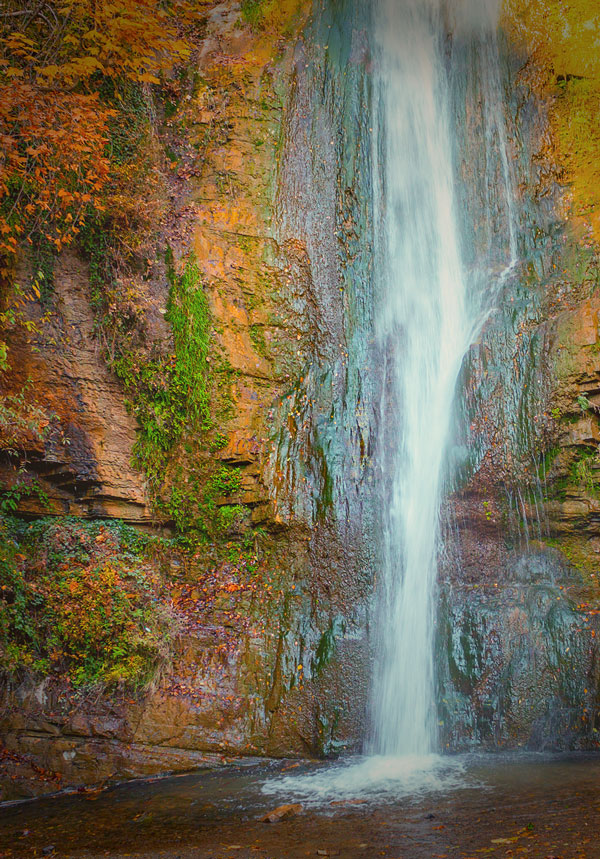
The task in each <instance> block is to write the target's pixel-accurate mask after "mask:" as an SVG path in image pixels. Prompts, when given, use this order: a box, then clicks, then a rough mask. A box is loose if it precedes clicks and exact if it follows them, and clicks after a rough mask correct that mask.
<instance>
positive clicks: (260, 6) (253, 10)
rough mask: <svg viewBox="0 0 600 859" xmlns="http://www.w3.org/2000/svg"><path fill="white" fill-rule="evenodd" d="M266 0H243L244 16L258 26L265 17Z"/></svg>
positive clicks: (254, 25)
mask: <svg viewBox="0 0 600 859" xmlns="http://www.w3.org/2000/svg"><path fill="white" fill-rule="evenodd" d="M264 7H265V0H242V5H241V9H242V18H243V19H244V21H247V22H248V23H249V24H250V25H251V26H253V27H257V26H258V25H259V24H260V23H261V22H262V20H263V18H264Z"/></svg>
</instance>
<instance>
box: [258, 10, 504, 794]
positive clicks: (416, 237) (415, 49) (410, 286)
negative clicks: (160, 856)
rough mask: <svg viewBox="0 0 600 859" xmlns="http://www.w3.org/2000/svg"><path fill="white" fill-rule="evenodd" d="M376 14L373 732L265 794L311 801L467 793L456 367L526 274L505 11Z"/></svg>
mask: <svg viewBox="0 0 600 859" xmlns="http://www.w3.org/2000/svg"><path fill="white" fill-rule="evenodd" d="M373 2H374V10H373V11H374V24H375V40H374V41H375V47H374V51H373V63H372V68H373V117H372V134H373V147H372V165H373V192H374V200H373V209H374V272H375V275H374V292H375V319H376V335H377V344H378V350H379V353H380V355H381V365H380V366H381V372H382V375H383V379H382V396H381V402H380V408H379V422H378V426H377V427H376V432H377V435H378V463H379V465H380V468H381V488H382V500H383V504H382V509H381V520H382V533H383V538H384V539H383V551H382V571H381V575H380V578H379V581H378V583H377V584H378V610H377V615H376V624H375V628H376V636H377V640H376V642H375V672H374V678H373V684H372V687H373V688H372V695H371V731H370V736H369V739H368V742H367V744H366V748H365V751H366V753H367V757H366V758H363V759H362V760H360V761H359V762H356V763H350V764H342V765H340V766H339V767H331V768H327V769H323V770H320V771H319V772H317V773H313V774H309V775H307V776H299V777H298V776H293V777H291V776H290V777H286V778H283V779H281V780H279V781H276V782H274V783H271V784H270V785H269V786H265V788H264V790H265V792H272V793H277V792H280V791H282V790H284V791H286V792H289V793H290V794H292V795H295V796H297V797H302V800H303V801H304V802H309V803H315V802H316V803H320V802H322V801H323V800H325V799H327V798H332V797H338V798H341V797H351V796H357V795H361V796H369V795H372V796H377V797H380V796H381V795H382V794H383V793H384V792H386V793H391V794H393V795H395V796H399V795H414V794H415V793H417V792H419V791H421V790H430V789H438V788H440V787H441V785H442V784H444V785H445V786H447V787H449V786H451V785H452V784H455V783H460V763H459V762H448V761H443V760H442V759H441V758H439V757H438V756H437V755H435V754H434V752H435V751H436V746H437V736H436V726H437V722H436V695H435V676H434V673H435V672H434V668H435V666H434V631H435V589H436V575H437V557H438V551H439V511H440V506H441V500H442V495H443V492H444V484H445V478H446V476H447V456H446V454H447V452H448V447H449V442H450V438H449V437H450V434H451V423H452V416H453V410H454V408H455V406H456V402H455V400H456V387H457V379H458V377H459V374H460V370H461V365H462V363H463V359H464V357H465V354H466V353H467V351H468V349H469V347H470V346H471V344H472V343H473V342H474V341H475V340H476V338H477V337H478V335H479V333H480V330H481V328H482V326H483V324H484V322H485V320H486V319H487V318H488V317H489V315H490V313H491V312H492V311H493V309H494V306H495V302H496V300H497V297H498V295H499V293H500V291H501V288H502V285H503V284H504V283H506V281H507V279H508V278H509V276H510V274H511V272H512V271H513V269H514V268H515V266H516V264H517V227H516V223H517V221H516V204H515V194H514V181H513V174H512V167H511V164H510V159H509V154H508V153H509V150H508V135H507V131H506V126H505V118H504V100H503V93H502V84H501V73H500V56H499V50H498V44H497V41H496V26H497V18H498V5H499V0H373ZM467 115H469V116H475V115H476V116H477V122H476V123H475V127H476V129H477V130H476V132H475V133H474V134H471V129H466V130H465V129H463V130H462V132H461V133H460V134H459V133H458V132H457V117H458V116H467ZM468 151H471V153H472V154H473V153H474V154H475V156H476V161H477V162H478V163H480V164H481V165H483V167H482V169H481V170H480V171H479V172H478V173H477V174H476V175H475V177H474V178H473V187H468V188H466V187H463V185H462V184H460V185H459V184H457V183H458V182H459V176H460V173H461V170H460V169H459V163H460V162H462V161H463V160H464V159H465V158H468ZM462 172H463V175H464V176H465V181H468V180H469V177H470V174H469V170H468V169H467V170H464V171H462Z"/></svg>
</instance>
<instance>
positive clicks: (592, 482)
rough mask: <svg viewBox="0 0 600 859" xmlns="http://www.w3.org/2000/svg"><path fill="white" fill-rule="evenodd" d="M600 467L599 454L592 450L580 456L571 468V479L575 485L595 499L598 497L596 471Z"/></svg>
mask: <svg viewBox="0 0 600 859" xmlns="http://www.w3.org/2000/svg"><path fill="white" fill-rule="evenodd" d="M599 465H600V463H599V462H598V453H597V451H596V450H592V451H588V452H587V453H582V454H580V455H579V456H578V457H577V459H576V460H575V462H573V464H572V466H571V479H572V481H573V483H575V484H576V485H578V486H583V487H584V488H585V490H586V492H588V493H589V494H590V495H592V496H594V497H595V496H597V495H598V479H597V477H596V469H597V468H598V466H599Z"/></svg>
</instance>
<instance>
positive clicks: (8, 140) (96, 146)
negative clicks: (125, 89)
mask: <svg viewBox="0 0 600 859" xmlns="http://www.w3.org/2000/svg"><path fill="white" fill-rule="evenodd" d="M191 6H193V4H189V3H184V2H183V0H173V2H171V3H169V4H166V5H165V6H163V4H157V3H156V2H155V0H46V2H45V3H43V4H37V3H35V4H34V3H32V4H31V9H27V8H24V4H23V3H22V2H21V0H6V2H5V3H4V7H3V9H4V14H3V16H2V18H0V257H4V258H5V261H6V259H9V260H10V259H11V258H13V257H14V255H15V254H16V252H17V249H18V245H19V243H20V242H21V241H23V240H28V239H29V240H31V237H32V236H33V235H34V234H37V235H41V236H43V237H45V238H46V240H47V241H49V242H50V243H51V244H53V245H54V247H55V248H56V249H57V250H60V249H61V248H63V247H64V246H65V245H67V244H69V243H70V242H71V241H72V240H73V238H74V236H76V235H77V234H78V232H79V230H80V227H81V225H82V222H83V220H84V218H85V216H86V214H87V213H88V212H89V210H90V208H92V209H96V210H97V211H104V210H105V208H106V205H107V200H106V197H107V194H108V193H109V192H112V191H113V190H114V189H115V188H117V189H119V188H120V187H122V183H121V177H120V176H119V170H120V169H122V166H123V165H122V161H121V162H120V161H119V159H118V158H116V157H114V156H113V157H112V158H111V152H109V149H108V143H109V127H110V123H111V121H113V120H114V119H115V117H116V116H117V112H116V111H115V110H114V109H113V108H111V107H109V106H108V105H107V104H106V96H105V95H101V93H102V92H104V90H103V89H102V88H103V87H104V83H105V81H106V80H107V79H111V78H112V79H114V80H115V81H117V80H120V81H121V82H122V81H123V80H124V79H127V80H129V81H134V82H135V83H138V84H142V85H148V84H157V83H159V82H160V78H161V75H163V74H164V73H165V72H168V71H169V70H170V69H172V68H173V66H174V65H175V64H176V63H178V62H180V61H181V60H183V59H185V58H187V57H188V56H189V53H190V48H189V46H188V44H187V42H186V41H185V40H183V39H181V38H180V33H179V29H180V27H181V25H182V17H181V16H182V15H183V14H184V12H185V13H188V14H189V12H190V9H191ZM103 99H104V100H103ZM116 202H117V201H115V203H116ZM111 208H115V207H114V206H111ZM117 208H119V206H118V205H117ZM120 208H121V209H122V207H120ZM0 267H1V268H2V270H4V271H6V264H5V263H4V264H3V265H2V266H0Z"/></svg>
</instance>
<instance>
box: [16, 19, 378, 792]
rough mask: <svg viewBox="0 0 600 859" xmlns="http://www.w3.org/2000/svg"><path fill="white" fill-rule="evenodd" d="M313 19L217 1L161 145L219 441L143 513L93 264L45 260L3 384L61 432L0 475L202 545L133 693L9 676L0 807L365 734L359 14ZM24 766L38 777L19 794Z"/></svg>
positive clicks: (155, 293) (154, 304) (140, 478)
mask: <svg viewBox="0 0 600 859" xmlns="http://www.w3.org/2000/svg"><path fill="white" fill-rule="evenodd" d="M306 11H307V10H306V9H304V8H303V7H302V5H301V4H297V3H290V4H279V6H278V8H277V10H275V12H274V13H273V16H272V17H271V18H270V19H269V20H268V21H267V22H266V23H265V25H264V26H263V27H258V28H256V27H253V26H251V24H250V23H248V22H247V21H244V19H243V18H242V17H241V13H240V7H239V5H238V4H237V3H235V2H223V3H219V4H215V5H214V8H212V9H210V10H209V13H208V15H207V18H206V22H205V29H204V31H203V34H202V40H201V49H200V51H199V54H198V65H197V68H195V69H194V70H193V71H194V75H193V77H194V78H195V80H197V81H199V83H197V84H195V85H194V87H192V89H191V90H189V91H187V90H184V95H183V96H182V97H181V101H180V102H179V104H178V107H177V112H176V113H175V115H174V117H173V118H172V119H169V120H165V124H164V128H163V130H162V132H161V134H162V135H163V145H168V146H170V148H171V149H170V151H171V152H172V156H170V157H172V158H173V162H172V165H171V169H172V175H170V176H169V177H168V181H167V190H168V193H169V199H170V202H169V212H168V215H167V217H166V219H165V223H166V226H165V241H167V240H168V242H169V244H170V245H171V247H172V248H173V250H174V255H175V267H176V268H177V270H178V272H181V271H182V270H183V265H184V263H183V262H181V263H179V262H178V260H179V258H180V257H181V258H184V257H185V256H186V255H187V254H189V252H190V251H192V252H193V254H194V256H195V261H196V263H197V266H198V271H199V280H200V283H201V285H202V290H203V292H204V295H205V296H206V298H207V301H208V308H209V314H210V320H211V321H210V346H209V350H208V353H207V357H206V363H207V365H208V367H207V371H206V373H205V374H204V375H205V377H206V379H207V383H206V384H207V389H208V390H209V393H210V397H211V406H210V409H211V415H210V423H211V426H210V429H208V430H206V431H204V435H202V436H201V437H200V438H198V437H197V436H196V435H194V433H193V432H192V431H191V430H190V431H189V432H186V431H185V430H184V432H183V435H182V439H181V442H180V443H178V444H177V445H176V446H175V447H174V448H173V449H172V451H171V453H170V455H169V458H168V461H167V462H166V465H165V471H164V474H162V475H161V477H162V478H163V481H164V482H163V488H162V490H161V492H160V493H159V495H158V498H157V495H156V491H155V489H154V487H153V483H152V480H151V479H149V478H148V476H147V475H146V474H144V472H143V470H142V469H141V468H140V467H139V460H140V457H139V454H137V453H136V451H138V450H139V445H140V438H141V439H142V442H144V439H145V435H144V434H145V425H144V416H143V412H141V411H140V409H143V407H144V402H143V400H139V398H138V399H137V400H136V393H135V391H134V390H133V387H132V383H131V380H130V376H128V375H127V374H124V373H123V372H119V367H122V365H116V364H113V370H112V371H111V366H110V364H111V361H110V358H111V349H112V351H113V353H114V352H116V349H117V346H116V345H115V344H114V342H112V343H111V342H108V344H107V334H106V331H105V330H104V329H103V328H102V319H100V320H99V318H98V312H97V308H96V307H95V306H94V300H93V288H92V287H93V284H92V285H90V280H89V277H88V269H87V267H86V262H85V260H84V259H83V258H79V257H77V256H75V255H71V256H69V257H66V256H65V257H63V258H61V259H60V260H59V261H58V264H57V266H56V268H55V271H54V283H55V285H56V286H55V291H54V294H53V295H52V296H51V299H50V305H49V309H48V313H47V316H48V318H49V322H46V321H45V320H44V323H43V324H40V326H39V334H38V335H37V338H38V340H37V342H36V343H35V344H31V343H27V342H26V339H25V338H24V337H23V339H22V341H19V342H17V341H15V342H14V344H12V345H13V349H14V354H15V355H16V356H17V355H18V359H19V360H18V362H17V361H15V367H17V366H18V370H17V371H15V372H13V374H12V375H11V377H10V378H9V379H8V384H9V385H10V386H11V389H12V390H18V389H19V386H22V385H23V383H24V382H25V381H26V380H27V379H31V380H32V383H31V385H32V389H33V390H35V391H36V393H37V394H38V403H40V404H41V405H43V407H44V408H45V410H46V412H47V414H48V415H49V420H50V421H51V423H52V432H50V433H48V434H47V435H46V436H45V438H44V439H43V441H39V440H38V441H36V442H35V443H33V444H32V445H31V449H29V450H27V451H23V454H24V455H23V456H22V457H21V458H20V460H19V461H18V462H17V465H16V467H15V460H14V457H13V458H12V459H8V460H7V461H6V463H5V465H4V471H3V480H4V481H5V485H7V486H11V485H12V486H13V487H15V486H16V487H18V486H19V485H23V484H26V485H27V486H29V487H34V488H35V491H30V492H22V493H21V497H20V500H19V509H18V512H19V514H20V515H21V516H23V515H25V516H28V517H36V516H42V515H48V513H50V514H52V515H54V516H59V517H60V516H64V515H68V516H79V517H83V518H84V519H85V518H89V519H90V521H91V522H93V521H94V520H97V518H98V517H101V518H106V519H110V518H112V517H117V518H119V519H124V520H126V521H127V522H129V523H132V524H135V525H136V526H138V527H139V526H141V525H143V526H144V527H145V528H150V533H151V532H152V530H153V529H156V528H157V527H158V528H160V529H165V528H166V529H167V531H166V532H165V533H167V534H168V533H169V529H170V530H171V533H172V531H173V528H174V526H175V525H176V526H177V527H178V528H179V530H180V532H181V533H182V534H183V535H185V534H186V533H192V534H198V531H196V530H194V529H196V528H201V529H202V532H203V535H201V538H199V537H197V536H196V537H194V536H192V537H189V538H188V545H189V544H191V545H192V548H188V549H186V550H185V551H184V552H183V553H182V552H181V551H180V550H179V549H177V548H172V549H167V550H165V551H166V556H165V555H164V554H163V553H162V550H161V558H162V560H160V562H159V561H156V564H155V566H156V568H157V569H158V570H159V571H160V576H161V577H162V586H161V589H160V591H159V592H158V599H159V602H160V604H161V605H162V606H163V607H164V609H165V610H167V611H168V612H170V613H171V618H172V628H173V630H176V634H175V640H174V643H173V646H172V651H171V656H170V662H169V663H168V664H165V665H164V666H163V668H162V673H161V674H160V675H159V676H158V678H157V679H156V680H155V681H154V684H153V685H152V686H151V687H150V688H149V689H147V690H146V691H145V692H144V693H143V694H141V695H139V694H133V695H132V694H130V693H128V692H125V691H124V690H121V691H120V692H119V693H118V694H114V693H102V692H100V691H98V692H96V693H95V694H94V695H93V696H86V695H84V693H83V692H81V691H78V690H77V689H74V688H73V687H72V686H71V685H70V682H69V681H68V680H65V679H64V678H61V677H60V676H52V674H51V676H49V677H47V678H43V677H41V676H40V675H39V674H36V673H35V672H34V673H31V672H29V675H28V676H27V677H26V679H22V680H19V679H18V678H13V679H8V680H7V681H6V685H5V699H6V704H7V707H6V710H5V714H4V716H3V720H2V736H3V740H4V743H5V746H6V754H5V761H6V762H7V765H10V766H11V767H12V768H13V770H14V772H13V775H14V776H15V777H14V778H12V779H11V780H10V782H9V785H8V786H7V788H6V790H7V791H8V792H7V793H5V796H6V797H11V796H15V795H19V794H26V793H27V792H28V791H32V792H38V791H40V790H44V789H48V790H51V789H55V787H56V784H57V783H63V784H87V783H91V782H99V781H102V780H104V779H107V778H122V777H130V776H135V775H144V774H148V773H152V772H157V771H165V770H178V769H186V768H189V767H190V766H195V765H197V764H202V763H211V764H212V763H215V762H218V761H220V760H223V759H224V758H225V757H227V756H233V755H238V756H239V755H242V756H243V755H256V754H263V755H265V754H270V755H297V754H302V755H307V754H308V755H311V754H323V753H325V754H327V753H331V752H334V751H338V750H342V749H343V748H356V747H358V744H359V743H360V738H361V736H362V733H363V728H362V722H363V716H364V709H365V699H366V690H367V677H368V670H367V668H366V662H367V661H368V645H367V636H366V606H367V603H368V597H369V593H370V589H371V580H372V575H373V547H372V544H371V543H370V542H369V541H368V540H367V539H366V535H367V533H368V530H369V527H370V521H371V520H370V516H371V514H370V512H369V511H370V508H369V497H370V490H369V479H370V477H369V475H370V459H369V458H370V452H371V447H372V442H371V439H370V436H369V432H370V429H369V426H370V421H369V416H368V409H369V408H370V406H369V385H370V382H369V381H368V379H369V371H368V370H367V371H365V364H366V363H367V361H366V356H367V355H368V342H367V343H365V338H364V336H363V332H364V329H365V327H367V330H368V324H369V323H368V320H369V312H370V311H369V306H368V291H369V249H368V243H367V244H366V245H365V244H363V240H362V238H361V236H362V235H363V234H364V232H365V230H367V231H368V219H369V211H368V206H369V203H368V199H369V194H368V182H369V170H368V158H369V146H368V125H367V124H366V123H365V121H364V117H365V116H366V114H367V111H368V78H367V69H368V49H367V44H366V34H365V26H366V22H365V20H363V19H362V18H361V16H360V14H359V13H357V12H356V11H354V10H351V9H350V6H349V7H348V9H346V10H345V11H344V10H342V11H341V12H340V11H339V10H338V11H337V12H336V13H335V14H334V12H333V11H332V10H331V9H329V8H324V9H322V10H320V9H317V10H315V12H314V15H313V18H312V19H311V23H310V25H309V27H308V29H307V30H306V31H305V33H304V36H300V35H299V34H300V31H301V30H302V27H303V26H304V23H305V21H306ZM346 12H347V13H348V15H346ZM323 86H325V90H323ZM185 92H187V95H186V94H185ZM340 102H342V103H343V104H344V109H343V111H342V112H340V110H339V104H340ZM278 177H279V179H278ZM365 183H366V184H365ZM93 263H94V257H92V264H93ZM167 274H168V272H167V271H166V269H165V265H164V264H163V263H162V262H160V261H159V262H158V263H155V264H154V266H153V267H152V268H151V274H150V277H149V278H145V279H144V280H143V281H140V280H139V279H138V282H137V289H138V293H137V297H136V307H137V310H138V316H139V319H138V322H137V323H136V325H137V328H138V329H139V331H140V332H141V334H140V335H137V334H136V337H138V341H137V342H138V343H140V344H141V345H138V346H136V352H135V354H134V359H133V361H134V362H133V364H132V366H133V367H134V368H135V367H137V368H138V369H137V373H138V374H139V373H140V372H142V369H141V368H142V367H143V366H144V363H148V364H149V363H150V362H152V361H154V360H155V356H156V355H157V354H160V352H161V350H162V352H164V351H165V350H166V351H167V352H168V351H173V334H172V333H171V331H170V327H169V323H168V319H169V311H168V307H169V302H170V301H171V300H172V299H171V298H170V296H171V295H172V294H173V286H172V284H173V275H171V280H169V277H167ZM176 276H177V277H178V276H179V275H176ZM42 313H43V310H42V309H39V308H38V307H37V306H35V307H32V308H31V309H30V314H31V316H32V318H35V317H36V316H37V318H38V319H39V318H40V317H41V315H42ZM107 346H108V365H109V366H107ZM176 348H177V345H176V343H175V349H176ZM114 367H117V373H116V374H115V372H114ZM118 376H120V378H119V377H118ZM126 403H127V404H128V406H129V408H126ZM136 415H137V416H138V420H136V417H135V416H136ZM140 415H141V417H140ZM140 424H141V425H140ZM132 462H133V463H134V465H132ZM136 466H137V467H136ZM207 487H208V488H207ZM348 487H351V489H350V491H348ZM17 497H18V495H17ZM157 502H158V503H157ZM79 527H81V528H83V529H84V531H83V532H82V533H84V536H82V537H81V541H82V543H83V542H86V541H87V539H88V538H87V537H86V536H85V533H86V532H85V528H86V527H87V526H85V524H82V525H81V526H79V525H78V526H77V528H79ZM94 527H95V526H94ZM107 528H109V529H110V525H107ZM190 529H192V530H191V531H190ZM94 533H96V532H95V531H94ZM99 539H101V540H102V539H104V538H103V537H102V534H100V535H99ZM94 540H95V537H94V538H93V539H92V541H91V542H92V546H93V541H94ZM86 545H87V543H86ZM90 551H91V552H92V556H93V557H95V555H94V549H93V548H92V550H90ZM120 551H121V552H122V551H123V550H122V549H121V550H119V548H118V546H117V547H116V548H115V554H116V555H117V556H118V555H119V552H120ZM111 557H112V555H111ZM19 563H20V564H21V565H22V567H23V569H25V570H27V569H28V566H27V565H28V564H29V563H30V562H29V560H27V559H25V556H23V560H22V561H20V562H19ZM161 610H162V609H161ZM45 670H46V671H47V668H46V669H45ZM32 762H33V763H34V764H35V766H41V767H42V768H43V769H44V770H45V771H46V772H47V773H49V774H50V775H49V776H48V778H47V779H46V781H44V782H40V781H39V780H35V779H34V780H32V779H31V778H30V776H31V765H32ZM57 779H59V780H60V779H62V781H59V782H57Z"/></svg>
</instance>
